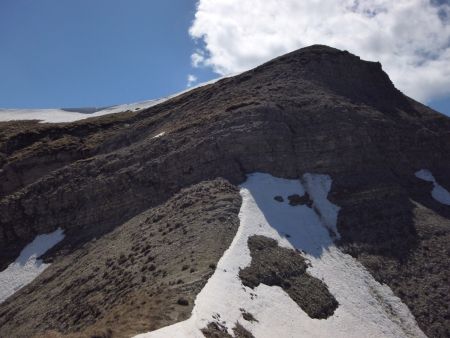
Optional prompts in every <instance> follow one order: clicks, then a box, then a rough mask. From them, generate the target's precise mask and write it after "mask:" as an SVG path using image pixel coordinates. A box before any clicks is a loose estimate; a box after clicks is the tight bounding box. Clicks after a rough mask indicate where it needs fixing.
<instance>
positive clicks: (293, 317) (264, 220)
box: [136, 173, 425, 338]
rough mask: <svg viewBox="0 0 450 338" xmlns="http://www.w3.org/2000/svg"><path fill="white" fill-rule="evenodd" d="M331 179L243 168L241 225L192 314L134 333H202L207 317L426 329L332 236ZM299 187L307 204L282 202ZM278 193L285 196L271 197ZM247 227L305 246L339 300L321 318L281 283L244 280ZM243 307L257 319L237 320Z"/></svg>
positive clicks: (413, 333)
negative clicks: (241, 274) (246, 283)
mask: <svg viewBox="0 0 450 338" xmlns="http://www.w3.org/2000/svg"><path fill="white" fill-rule="evenodd" d="M301 182H302V183H301ZM330 187H331V179H330V177H329V176H326V175H314V174H305V175H304V176H303V177H302V180H301V181H300V180H287V179H281V178H275V177H273V176H271V175H268V174H262V173H255V174H252V175H249V176H248V179H247V181H246V182H245V183H243V184H242V186H241V190H240V193H241V196H242V206H241V210H240V212H239V219H240V227H239V229H238V231H237V234H236V236H235V238H234V240H233V242H232V243H231V245H230V247H229V248H228V249H227V250H226V251H225V253H224V255H223V256H222V258H221V259H220V260H219V262H218V265H217V269H216V271H215V273H214V274H213V275H212V276H211V278H210V279H209V280H208V282H207V284H206V285H205V287H204V288H203V289H202V290H201V292H200V293H199V294H198V295H197V298H196V300H195V306H194V308H193V311H192V316H191V318H189V319H188V320H186V321H183V322H179V323H176V324H174V325H171V326H167V327H164V328H161V329H159V330H156V331H153V332H149V333H145V334H140V335H138V336H136V337H138V338H150V337H152V338H153V337H173V338H176V337H180V338H181V337H203V335H202V333H201V331H200V330H201V329H202V328H204V327H206V326H207V325H208V323H210V322H217V323H219V324H221V325H223V326H225V327H227V329H228V332H229V333H230V334H233V332H232V328H233V327H234V326H235V323H236V322H239V323H240V324H241V325H243V326H244V327H245V328H246V329H247V330H249V331H250V332H252V333H253V335H254V336H255V337H257V338H259V337H268V338H269V337H346V338H348V337H425V335H424V334H423V333H422V331H421V330H420V329H419V327H418V326H417V323H416V322H415V320H414V317H413V316H412V315H411V313H410V312H409V310H408V308H407V307H406V306H405V305H404V304H403V303H402V302H401V300H400V299H399V298H397V297H396V296H395V295H394V294H393V293H392V291H391V290H390V288H389V287H387V286H385V285H381V284H379V283H378V282H377V281H375V280H374V278H373V277H372V276H371V275H370V273H369V272H367V270H365V268H364V267H363V266H362V265H361V264H359V263H358V262H357V261H356V260H355V259H353V258H352V257H351V256H349V255H346V254H344V253H343V252H341V251H340V250H339V249H338V248H337V247H336V246H335V245H334V244H333V239H332V237H331V236H332V235H330V230H332V231H333V232H335V235H336V236H338V233H337V230H336V219H337V213H338V211H339V207H338V206H336V205H333V204H332V203H331V202H330V201H328V200H327V194H328V192H329V190H330ZM305 191H307V192H308V193H309V195H310V197H311V199H312V200H313V203H314V205H313V208H309V207H307V206H306V205H305V206H295V207H293V206H290V205H289V204H288V203H287V201H286V199H287V196H289V195H291V194H299V195H303V194H304V193H305ZM277 195H281V196H283V197H284V199H285V201H284V202H283V203H280V202H277V201H275V200H274V196H277ZM287 234H288V235H289V236H286V235H287ZM253 235H263V236H267V237H270V238H273V239H276V240H277V241H278V243H279V245H280V246H282V247H287V248H294V247H295V248H297V249H299V250H303V252H304V254H303V255H304V256H305V258H307V259H308V260H309V261H310V263H311V265H312V267H310V268H308V272H309V273H310V274H311V275H313V276H315V277H317V278H320V279H321V280H322V281H324V283H325V284H326V285H327V286H328V288H329V290H330V292H331V293H332V294H333V295H334V297H335V298H336V299H337V301H338V302H339V307H338V308H337V309H336V311H335V313H334V314H333V315H332V316H331V317H329V318H327V319H322V320H319V319H312V318H310V317H309V316H308V315H307V314H306V313H305V312H304V311H303V310H302V309H301V308H300V307H299V306H298V305H297V303H295V302H294V301H293V300H292V299H291V298H290V297H289V296H288V295H287V294H286V293H285V292H284V291H283V290H282V289H281V288H279V287H270V286H267V285H264V284H260V285H259V286H258V287H256V288H255V289H253V290H252V289H251V288H248V287H245V286H243V284H242V283H241V281H240V279H239V275H238V274H239V270H240V269H243V268H245V267H247V266H249V265H250V263H251V256H250V251H249V248H248V245H247V241H248V238H249V237H250V236H253ZM241 308H243V309H245V310H246V311H247V312H250V313H251V314H253V315H254V317H255V318H256V319H257V320H258V322H248V321H245V320H243V317H242V313H241V311H240V309H241Z"/></svg>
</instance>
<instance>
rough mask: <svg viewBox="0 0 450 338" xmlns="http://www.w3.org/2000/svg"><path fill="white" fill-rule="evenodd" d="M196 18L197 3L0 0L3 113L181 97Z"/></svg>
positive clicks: (201, 74) (202, 73)
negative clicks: (170, 95) (179, 94)
mask: <svg viewBox="0 0 450 338" xmlns="http://www.w3.org/2000/svg"><path fill="white" fill-rule="evenodd" d="M194 13H195V1H194V0H182V1H181V0H180V1H149V0H76V1H72V0H39V1H35V0H0V51H1V52H0V78H1V79H2V81H0V107H3V108H14V107H20V108H35V107H80V106H104V105H111V104H116V103H127V102H135V101H139V100H145V99H150V98H156V97H161V96H164V95H167V94H171V93H174V92H177V91H179V90H182V89H184V88H185V87H186V83H187V76H188V74H190V73H192V67H191V61H190V55H191V53H192V51H193V50H194V48H195V43H194V41H193V39H191V38H190V37H189V34H188V29H189V26H190V25H191V22H192V20H193V18H194ZM195 74H196V76H197V77H198V79H199V81H204V80H208V79H211V78H214V77H217V76H218V75H215V74H214V73H213V72H212V71H210V70H209V69H207V68H202V69H196V70H195Z"/></svg>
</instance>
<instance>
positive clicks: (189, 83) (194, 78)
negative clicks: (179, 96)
mask: <svg viewBox="0 0 450 338" xmlns="http://www.w3.org/2000/svg"><path fill="white" fill-rule="evenodd" d="M196 82H197V76H195V75H192V74H189V75H188V77H187V84H186V87H191V86H192V85H193V84H194V83H196Z"/></svg>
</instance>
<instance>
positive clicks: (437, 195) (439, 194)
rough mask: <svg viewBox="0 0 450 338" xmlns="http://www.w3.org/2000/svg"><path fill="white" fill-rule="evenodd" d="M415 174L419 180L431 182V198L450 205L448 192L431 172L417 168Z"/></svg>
mask: <svg viewBox="0 0 450 338" xmlns="http://www.w3.org/2000/svg"><path fill="white" fill-rule="evenodd" d="M415 175H416V177H417V178H420V179H421V180H424V181H428V182H432V183H433V190H432V191H431V196H433V198H434V199H435V200H436V201H438V202H439V203H442V204H446V205H450V193H449V192H448V190H447V189H445V188H444V187H443V186H441V185H440V184H439V183H438V182H437V181H436V179H435V178H434V176H433V174H432V173H431V172H430V171H429V170H427V169H422V170H419V171H417V172H416V174H415Z"/></svg>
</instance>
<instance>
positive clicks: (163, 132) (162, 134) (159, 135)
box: [152, 131, 166, 138]
mask: <svg viewBox="0 0 450 338" xmlns="http://www.w3.org/2000/svg"><path fill="white" fill-rule="evenodd" d="M165 134H166V132H165V131H162V132H160V133H159V134H156V135H155V136H153V137H152V138H158V137H161V136H164V135H165Z"/></svg>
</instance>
